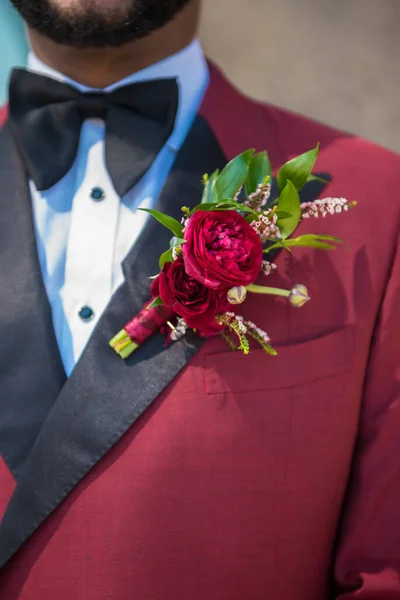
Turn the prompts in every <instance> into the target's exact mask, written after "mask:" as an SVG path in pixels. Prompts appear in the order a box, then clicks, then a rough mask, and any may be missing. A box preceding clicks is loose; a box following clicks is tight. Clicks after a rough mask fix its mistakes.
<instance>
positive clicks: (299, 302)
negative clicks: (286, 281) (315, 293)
mask: <svg viewBox="0 0 400 600" xmlns="http://www.w3.org/2000/svg"><path fill="white" fill-rule="evenodd" d="M288 300H289V302H290V304H291V305H292V306H295V307H296V308H301V307H302V306H304V305H305V304H306V303H307V302H308V301H309V300H310V296H309V295H308V290H307V288H306V286H305V285H302V284H301V283H298V284H297V285H295V286H293V288H292V291H291V292H290V294H289V297H288Z"/></svg>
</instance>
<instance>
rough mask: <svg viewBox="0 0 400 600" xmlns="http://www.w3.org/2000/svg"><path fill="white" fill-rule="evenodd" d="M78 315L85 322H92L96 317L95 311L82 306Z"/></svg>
mask: <svg viewBox="0 0 400 600" xmlns="http://www.w3.org/2000/svg"><path fill="white" fill-rule="evenodd" d="M78 314H79V316H80V318H81V319H82V321H85V322H87V321H91V320H92V319H93V317H94V311H93V310H92V309H91V308H90V306H82V308H81V310H80V311H79V313H78Z"/></svg>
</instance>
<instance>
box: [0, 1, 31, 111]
mask: <svg viewBox="0 0 400 600" xmlns="http://www.w3.org/2000/svg"><path fill="white" fill-rule="evenodd" d="M27 54H28V42H27V38H26V34H25V28H24V24H23V22H22V20H21V19H20V17H19V16H18V14H17V13H16V12H15V10H14V9H13V8H12V7H11V6H10V5H9V4H8V2H7V1H6V0H0V105H1V104H3V103H4V102H5V100H6V98H7V85H8V77H9V74H10V69H12V67H15V66H22V65H25V63H26V57H27Z"/></svg>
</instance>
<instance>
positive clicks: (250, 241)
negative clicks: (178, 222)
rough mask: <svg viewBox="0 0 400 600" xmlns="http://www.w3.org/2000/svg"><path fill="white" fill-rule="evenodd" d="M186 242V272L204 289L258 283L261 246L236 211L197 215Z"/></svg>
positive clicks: (192, 220) (190, 219) (252, 230)
mask: <svg viewBox="0 0 400 600" xmlns="http://www.w3.org/2000/svg"><path fill="white" fill-rule="evenodd" d="M184 238H185V240H186V243H185V244H183V246H182V254H183V258H184V261H185V268H186V272H187V273H188V274H189V275H190V276H191V277H193V278H194V279H196V280H197V281H199V282H200V283H203V284H204V285H205V286H207V287H209V288H213V289H217V288H223V289H225V290H227V289H229V288H231V287H233V286H235V285H244V286H247V285H250V283H253V282H254V281H255V280H256V279H257V277H258V275H259V273H260V269H261V262H262V244H261V241H260V238H259V237H258V235H257V234H256V232H255V231H254V229H252V227H250V225H249V224H248V223H247V221H246V219H244V218H243V217H242V216H241V215H239V214H238V213H237V212H236V211H234V210H223V211H222V210H221V211H203V210H199V211H197V212H195V213H194V215H192V216H191V217H190V218H189V220H188V222H187V225H186V230H185V235H184Z"/></svg>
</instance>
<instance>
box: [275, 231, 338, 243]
mask: <svg viewBox="0 0 400 600" xmlns="http://www.w3.org/2000/svg"><path fill="white" fill-rule="evenodd" d="M300 238H302V239H303V240H307V239H312V240H328V241H330V242H336V244H344V242H343V240H341V239H340V238H338V237H334V236H333V235H320V234H319V233H304V234H303V235H301V236H299V237H298V238H294V239H300ZM289 241H290V240H286V243H288V242H289Z"/></svg>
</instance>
